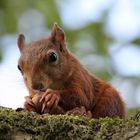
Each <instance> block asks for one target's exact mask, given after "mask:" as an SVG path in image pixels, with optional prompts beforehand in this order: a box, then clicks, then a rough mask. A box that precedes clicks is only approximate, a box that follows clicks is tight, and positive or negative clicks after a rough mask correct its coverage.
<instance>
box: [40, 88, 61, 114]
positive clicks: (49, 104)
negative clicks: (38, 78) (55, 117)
mask: <svg viewBox="0 0 140 140" xmlns="http://www.w3.org/2000/svg"><path fill="white" fill-rule="evenodd" d="M59 100H60V93H59V91H58V90H52V89H47V90H46V92H45V93H44V94H43V95H42V97H41V99H40V102H42V101H43V105H42V111H41V112H42V113H50V114H51V112H53V110H55V108H56V107H57V105H58V102H59Z"/></svg>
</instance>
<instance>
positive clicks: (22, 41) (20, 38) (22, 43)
mask: <svg viewBox="0 0 140 140" xmlns="http://www.w3.org/2000/svg"><path fill="white" fill-rule="evenodd" d="M17 45H18V48H19V50H20V52H21V51H22V50H23V48H24V46H25V36H24V35H23V34H19V36H18V39H17Z"/></svg>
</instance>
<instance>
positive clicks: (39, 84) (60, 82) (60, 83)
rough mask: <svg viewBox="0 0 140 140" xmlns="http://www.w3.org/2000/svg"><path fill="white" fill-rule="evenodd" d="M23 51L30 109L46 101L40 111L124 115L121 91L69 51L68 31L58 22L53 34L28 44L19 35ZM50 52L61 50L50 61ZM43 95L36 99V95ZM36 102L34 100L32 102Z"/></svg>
mask: <svg viewBox="0 0 140 140" xmlns="http://www.w3.org/2000/svg"><path fill="white" fill-rule="evenodd" d="M18 47H19V50H20V52H21V57H20V59H19V68H20V70H21V72H22V74H23V78H24V81H25V84H26V86H27V88H28V90H29V97H28V99H29V98H30V99H29V100H30V102H29V101H27V100H26V101H25V106H24V107H25V109H26V110H29V111H31V110H33V111H36V110H35V107H33V104H34V105H35V104H38V103H39V102H42V106H43V107H42V108H43V109H42V110H41V109H39V110H40V111H36V112H39V113H41V112H42V113H50V114H65V113H67V114H77V115H86V116H92V117H93V118H99V117H106V116H108V117H116V116H119V117H120V118H124V117H125V116H126V110H125V106H124V103H123V101H122V99H121V97H120V96H119V93H118V92H117V91H116V90H115V89H114V88H113V87H112V86H111V85H110V84H108V83H107V82H105V81H102V80H100V79H98V78H97V77H95V76H94V75H92V74H90V73H89V72H88V71H87V70H86V69H85V68H84V67H83V66H82V65H81V64H80V63H79V61H78V60H77V59H76V58H75V57H74V56H73V55H72V54H71V53H70V52H69V50H68V49H67V46H66V41H65V34H64V32H63V31H62V29H61V28H60V27H58V25H56V24H55V25H54V27H53V30H52V34H51V36H50V37H47V38H43V39H41V40H38V41H35V42H32V43H30V44H25V37H24V35H19V38H18ZM50 52H55V53H56V54H57V57H58V59H57V61H56V62H54V63H51V64H50V63H49V60H48V59H49V58H48V57H49V55H50ZM36 94H39V95H41V97H40V98H39V99H38V100H36V101H38V102H35V103H34V102H33V100H32V98H33V97H34V95H36ZM31 102H32V103H31Z"/></svg>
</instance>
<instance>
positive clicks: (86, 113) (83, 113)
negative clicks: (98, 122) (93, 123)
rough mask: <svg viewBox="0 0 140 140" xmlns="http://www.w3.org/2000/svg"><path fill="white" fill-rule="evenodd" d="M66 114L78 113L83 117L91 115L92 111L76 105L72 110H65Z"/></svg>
mask: <svg viewBox="0 0 140 140" xmlns="http://www.w3.org/2000/svg"><path fill="white" fill-rule="evenodd" d="M66 114H67V115H78V116H85V117H89V118H91V117H92V113H91V112H90V111H87V110H86V108H85V107H84V106H81V107H76V108H74V109H72V110H69V111H67V112H66Z"/></svg>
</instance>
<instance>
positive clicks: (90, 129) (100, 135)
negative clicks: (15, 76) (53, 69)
mask: <svg viewBox="0 0 140 140" xmlns="http://www.w3.org/2000/svg"><path fill="white" fill-rule="evenodd" d="M0 139H2V140H12V139H17V140H18V139H20V140H22V139H24V140H31V139H32V140H33V139H36V140H38V139H39V140H41V139H46V140H54V139H55V140H62V139H63V140H72V139H73V140H94V139H95V140H102V139H105V140H106V139H107V140H111V139H114V140H117V139H118V140H123V139H124V140H125V139H140V112H138V113H137V114H136V115H134V116H133V117H131V118H128V119H125V120H123V119H119V118H114V119H111V118H101V119H89V118H85V117H78V116H67V115H48V114H45V115H38V114H36V113H33V112H32V113H28V112H24V111H21V112H17V111H15V110H12V109H9V108H3V107H0Z"/></svg>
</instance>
